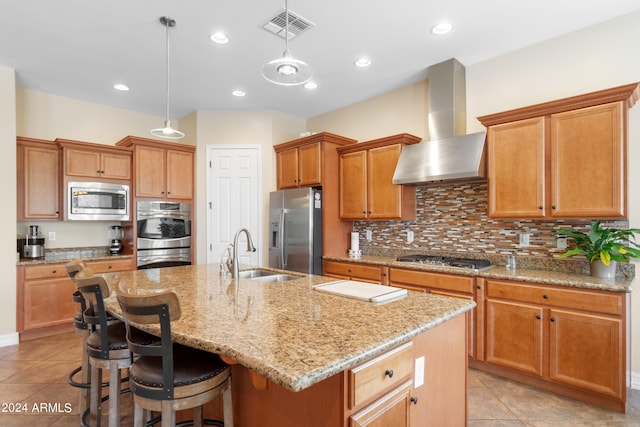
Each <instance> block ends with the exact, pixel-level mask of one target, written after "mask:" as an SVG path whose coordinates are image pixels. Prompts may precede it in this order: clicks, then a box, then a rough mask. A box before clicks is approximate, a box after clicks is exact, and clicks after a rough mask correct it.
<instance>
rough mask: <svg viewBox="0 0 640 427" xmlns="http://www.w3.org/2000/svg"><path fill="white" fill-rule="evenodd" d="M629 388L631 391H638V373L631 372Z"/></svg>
mask: <svg viewBox="0 0 640 427" xmlns="http://www.w3.org/2000/svg"><path fill="white" fill-rule="evenodd" d="M631 388H632V389H633V390H640V373H638V372H631Z"/></svg>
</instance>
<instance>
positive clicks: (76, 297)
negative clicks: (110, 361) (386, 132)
mask: <svg viewBox="0 0 640 427" xmlns="http://www.w3.org/2000/svg"><path fill="white" fill-rule="evenodd" d="M65 267H66V270H67V275H68V276H69V278H70V279H71V280H72V281H73V282H74V283H75V276H76V274H78V273H79V272H81V271H82V270H84V269H85V264H84V262H83V261H82V260H80V259H74V260H73V261H70V262H68V263H67V264H66V266H65ZM71 298H72V300H73V302H77V303H78V305H79V310H78V311H76V312H75V313H74V315H73V326H74V328H75V331H76V334H77V335H80V336H81V337H83V338H84V341H85V343H86V339H87V337H88V336H89V334H90V333H91V330H90V329H89V325H88V324H87V322H85V321H84V311H85V310H86V309H87V304H86V303H85V300H84V297H83V296H82V294H81V293H80V291H78V290H76V291H75V292H74V293H73V294H72V295H71ZM78 373H81V377H80V378H81V379H80V382H78V381H76V380H74V376H75V375H76V374H78ZM90 378H91V377H90V376H89V354H88V353H87V346H86V345H83V346H82V363H81V365H80V366H79V367H77V368H76V369H74V370H73V371H71V373H70V374H69V376H68V378H67V382H68V383H69V384H70V385H72V386H73V387H77V388H80V389H81V390H80V404H79V406H78V407H79V412H80V414H83V413H84V411H85V410H86V409H87V408H88V407H89V388H90V385H91V384H90V382H89V381H90Z"/></svg>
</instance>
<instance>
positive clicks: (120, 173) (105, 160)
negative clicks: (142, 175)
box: [100, 153, 131, 180]
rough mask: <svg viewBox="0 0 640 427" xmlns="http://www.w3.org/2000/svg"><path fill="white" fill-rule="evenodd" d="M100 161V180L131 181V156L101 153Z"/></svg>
mask: <svg viewBox="0 0 640 427" xmlns="http://www.w3.org/2000/svg"><path fill="white" fill-rule="evenodd" d="M100 159H101V167H100V170H101V174H100V176H101V177H102V178H110V179H124V180H129V179H131V156H129V155H122V154H114V153H102V154H101V156H100Z"/></svg>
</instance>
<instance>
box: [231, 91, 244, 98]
mask: <svg viewBox="0 0 640 427" xmlns="http://www.w3.org/2000/svg"><path fill="white" fill-rule="evenodd" d="M231 94H232V95H233V96H237V97H242V96H245V95H246V92H245V91H243V90H234V91H233V92H231Z"/></svg>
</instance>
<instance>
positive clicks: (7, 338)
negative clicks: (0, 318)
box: [0, 332, 20, 347]
mask: <svg viewBox="0 0 640 427" xmlns="http://www.w3.org/2000/svg"><path fill="white" fill-rule="evenodd" d="M19 343H20V334H18V333H17V332H14V333H12V334H6V335H0V347H8V346H10V345H17V344H19Z"/></svg>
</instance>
